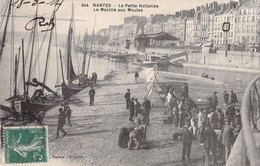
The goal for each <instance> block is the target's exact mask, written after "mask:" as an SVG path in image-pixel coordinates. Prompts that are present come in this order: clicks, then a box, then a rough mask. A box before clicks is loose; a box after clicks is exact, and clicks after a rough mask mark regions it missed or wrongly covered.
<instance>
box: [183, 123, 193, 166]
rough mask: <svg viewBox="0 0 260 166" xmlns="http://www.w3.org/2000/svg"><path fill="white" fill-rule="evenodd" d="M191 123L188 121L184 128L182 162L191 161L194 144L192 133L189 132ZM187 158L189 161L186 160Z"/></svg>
mask: <svg viewBox="0 0 260 166" xmlns="http://www.w3.org/2000/svg"><path fill="white" fill-rule="evenodd" d="M189 127H190V123H189V122H188V121H187V122H186V123H185V125H184V126H183V128H182V161H189V160H190V151H191V144H192V133H191V132H190V130H189ZM185 156H187V160H186V159H185Z"/></svg>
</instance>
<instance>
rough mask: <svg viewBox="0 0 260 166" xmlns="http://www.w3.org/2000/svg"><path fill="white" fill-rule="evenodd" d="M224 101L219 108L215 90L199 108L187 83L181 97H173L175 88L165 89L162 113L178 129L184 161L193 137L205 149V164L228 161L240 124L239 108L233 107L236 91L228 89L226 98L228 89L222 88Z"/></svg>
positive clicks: (187, 156) (187, 155)
mask: <svg viewBox="0 0 260 166" xmlns="http://www.w3.org/2000/svg"><path fill="white" fill-rule="evenodd" d="M223 101H224V103H225V106H224V107H221V105H220V104H219V101H218V97H217V92H214V93H213V94H212V96H210V97H208V99H207V103H206V105H205V106H203V107H202V108H199V107H198V106H197V105H196V104H195V102H194V101H193V100H192V99H191V98H190V97H189V88H188V85H187V84H186V83H185V84H184V85H183V87H182V90H181V94H180V97H177V96H176V93H175V90H174V88H172V87H169V88H168V90H167V95H166V98H165V104H166V112H165V113H166V114H169V115H170V118H171V119H172V120H174V123H175V125H176V127H178V128H179V129H181V134H180V135H181V138H182V144H183V149H182V161H183V162H185V161H189V160H190V151H191V146H192V140H193V139H195V138H196V139H198V141H199V144H200V145H201V146H203V148H204V150H205V155H204V157H205V165H206V166H209V165H210V162H211V161H212V163H213V164H214V165H217V163H218V162H220V163H225V162H226V161H227V159H228V157H229V155H230V152H231V148H232V146H233V144H234V142H235V140H236V138H237V135H238V133H239V132H240V130H241V128H242V124H241V116H240V110H239V109H236V108H235V104H236V102H237V97H236V94H235V93H234V92H233V91H231V95H230V98H229V94H228V93H227V91H224V93H223ZM221 108H222V109H221ZM210 154H212V155H210Z"/></svg>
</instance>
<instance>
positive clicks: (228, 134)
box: [222, 119, 233, 162]
mask: <svg viewBox="0 0 260 166" xmlns="http://www.w3.org/2000/svg"><path fill="white" fill-rule="evenodd" d="M222 143H223V145H224V146H225V153H224V155H225V157H224V158H225V161H226V162H227V160H228V157H229V155H230V152H231V148H232V144H233V131H232V128H231V126H230V123H229V120H228V119H225V126H224V130H223V139H222Z"/></svg>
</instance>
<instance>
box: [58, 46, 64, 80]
mask: <svg viewBox="0 0 260 166" xmlns="http://www.w3.org/2000/svg"><path fill="white" fill-rule="evenodd" d="M59 52H60V65H61V74H62V81H63V82H62V83H65V79H64V73H63V65H62V56H61V50H60V49H59Z"/></svg>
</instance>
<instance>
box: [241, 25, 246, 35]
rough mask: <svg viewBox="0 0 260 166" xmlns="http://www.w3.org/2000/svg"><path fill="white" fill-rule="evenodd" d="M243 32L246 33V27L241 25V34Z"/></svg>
mask: <svg viewBox="0 0 260 166" xmlns="http://www.w3.org/2000/svg"><path fill="white" fill-rule="evenodd" d="M245 32H246V26H245V25H243V26H242V33H245Z"/></svg>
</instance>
